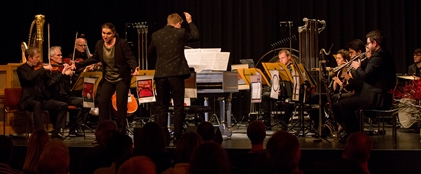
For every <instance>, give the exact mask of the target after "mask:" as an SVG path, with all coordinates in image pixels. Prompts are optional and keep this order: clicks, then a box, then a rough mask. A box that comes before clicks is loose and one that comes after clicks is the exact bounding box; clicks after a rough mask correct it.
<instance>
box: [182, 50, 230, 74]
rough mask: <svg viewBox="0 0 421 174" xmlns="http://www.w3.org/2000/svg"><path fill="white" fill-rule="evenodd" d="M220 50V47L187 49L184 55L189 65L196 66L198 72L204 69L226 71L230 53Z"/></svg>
mask: <svg viewBox="0 0 421 174" xmlns="http://www.w3.org/2000/svg"><path fill="white" fill-rule="evenodd" d="M190 50H194V51H190ZM220 50H221V49H220V48H219V49H215V48H213V49H204V48H202V49H185V50H184V55H185V57H186V60H187V64H188V65H189V67H194V68H195V71H196V72H201V71H202V70H204V69H210V70H219V71H226V70H227V66H228V61H229V56H230V53H229V52H220Z"/></svg>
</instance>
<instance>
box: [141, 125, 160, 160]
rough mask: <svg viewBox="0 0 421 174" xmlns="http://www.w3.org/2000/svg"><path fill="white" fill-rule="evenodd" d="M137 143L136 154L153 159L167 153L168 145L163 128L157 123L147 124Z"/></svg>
mask: <svg viewBox="0 0 421 174" xmlns="http://www.w3.org/2000/svg"><path fill="white" fill-rule="evenodd" d="M135 138H136V141H135V154H136V155H146V156H148V157H151V155H152V154H156V153H162V152H164V151H166V143H165V138H164V134H163V132H162V129H161V127H160V126H159V125H158V123H156V122H148V123H146V124H145V125H144V126H143V127H142V129H141V131H140V133H139V135H137V137H135Z"/></svg>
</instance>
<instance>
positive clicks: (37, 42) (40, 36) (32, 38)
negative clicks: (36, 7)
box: [21, 14, 45, 63]
mask: <svg viewBox="0 0 421 174" xmlns="http://www.w3.org/2000/svg"><path fill="white" fill-rule="evenodd" d="M44 22H45V16H44V15H42V14H38V15H35V19H34V20H33V21H32V23H31V27H30V28H29V38H28V44H26V43H25V42H22V43H21V49H22V63H25V62H26V56H25V50H26V49H28V47H37V48H38V49H39V51H40V57H41V58H42V50H43V46H42V42H43V41H44V33H43V31H44ZM34 25H35V27H36V32H35V33H33V32H32V31H33V28H34ZM40 61H41V62H42V59H41V60H40Z"/></svg>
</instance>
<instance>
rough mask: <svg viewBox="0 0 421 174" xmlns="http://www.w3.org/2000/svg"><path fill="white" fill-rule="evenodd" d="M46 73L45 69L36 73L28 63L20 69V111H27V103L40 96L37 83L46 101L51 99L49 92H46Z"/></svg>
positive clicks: (18, 70) (18, 71)
mask: <svg viewBox="0 0 421 174" xmlns="http://www.w3.org/2000/svg"><path fill="white" fill-rule="evenodd" d="M46 72H47V71H46V70H45V69H44V68H40V69H38V70H36V71H35V70H33V69H32V67H31V66H29V65H28V64H27V63H24V64H22V65H21V66H19V67H18V69H17V73H18V77H19V82H20V86H21V87H22V94H21V97H20V106H19V109H25V108H26V107H27V103H26V101H29V100H33V99H34V98H35V97H36V96H37V95H38V92H37V90H36V85H37V83H39V84H38V85H39V87H40V90H41V92H42V95H43V96H44V99H45V100H47V99H49V98H50V97H51V96H50V94H49V93H48V91H47V90H45V80H46V78H47V77H46Z"/></svg>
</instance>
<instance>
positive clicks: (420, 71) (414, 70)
mask: <svg viewBox="0 0 421 174" xmlns="http://www.w3.org/2000/svg"><path fill="white" fill-rule="evenodd" d="M408 74H409V75H414V76H417V77H419V76H420V75H421V48H417V49H415V51H414V64H412V65H409V67H408Z"/></svg>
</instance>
